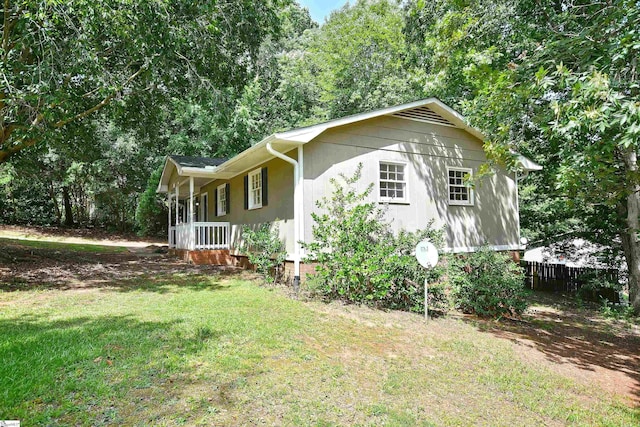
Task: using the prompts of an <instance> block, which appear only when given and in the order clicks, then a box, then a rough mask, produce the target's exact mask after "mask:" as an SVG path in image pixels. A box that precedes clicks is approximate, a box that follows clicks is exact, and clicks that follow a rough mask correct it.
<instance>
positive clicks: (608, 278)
mask: <svg viewBox="0 0 640 427" xmlns="http://www.w3.org/2000/svg"><path fill="white" fill-rule="evenodd" d="M521 265H522V267H523V268H524V270H525V280H526V284H527V286H528V287H529V288H530V289H535V290H540V291H553V292H578V290H579V289H580V288H581V287H582V286H583V285H584V284H585V283H586V282H587V280H588V279H587V277H590V278H595V279H597V280H599V281H600V282H602V283H603V284H604V283H605V282H608V283H613V284H616V285H617V284H618V283H620V272H619V271H618V269H616V268H610V269H603V268H581V267H567V266H566V265H564V264H549V263H545V262H535V261H522V262H521ZM583 296H585V297H587V298H588V299H590V300H593V301H599V300H600V298H606V299H608V300H609V301H611V302H613V303H619V302H620V295H619V293H618V291H617V289H613V288H609V287H603V288H601V289H599V290H597V291H593V292H590V293H585V294H584V295H583Z"/></svg>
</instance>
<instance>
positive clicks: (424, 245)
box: [416, 240, 438, 268]
mask: <svg viewBox="0 0 640 427" xmlns="http://www.w3.org/2000/svg"><path fill="white" fill-rule="evenodd" d="M416 259H417V260H418V262H419V263H420V265H421V266H423V267H424V268H433V267H435V266H436V264H438V249H437V248H436V247H435V246H434V245H433V243H431V242H429V241H428V240H423V241H422V242H420V243H418V246H416Z"/></svg>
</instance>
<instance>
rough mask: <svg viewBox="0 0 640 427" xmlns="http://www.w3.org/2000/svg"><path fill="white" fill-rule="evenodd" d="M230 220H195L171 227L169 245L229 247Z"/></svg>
mask: <svg viewBox="0 0 640 427" xmlns="http://www.w3.org/2000/svg"><path fill="white" fill-rule="evenodd" d="M229 230H230V227H229V223H228V222H193V223H188V222H187V223H184V224H178V225H177V226H175V227H170V228H169V246H170V247H172V248H177V249H189V250H198V249H229Z"/></svg>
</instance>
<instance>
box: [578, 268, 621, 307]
mask: <svg viewBox="0 0 640 427" xmlns="http://www.w3.org/2000/svg"><path fill="white" fill-rule="evenodd" d="M579 279H581V280H583V281H584V283H583V284H582V286H580V288H579V289H578V292H577V297H578V299H580V300H582V301H592V302H600V300H602V299H604V300H605V301H608V302H617V301H616V300H617V298H616V294H618V293H619V291H621V290H622V285H621V284H620V283H619V282H616V281H612V280H610V279H611V277H609V276H608V275H607V274H606V271H601V270H598V269H591V270H588V271H587V272H586V273H584V274H582V275H581V276H580V277H579Z"/></svg>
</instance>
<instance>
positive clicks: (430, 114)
mask: <svg viewBox="0 0 640 427" xmlns="http://www.w3.org/2000/svg"><path fill="white" fill-rule="evenodd" d="M392 116H394V117H401V118H403V119H411V120H419V121H421V122H430V123H437V124H439V125H445V126H455V125H454V124H453V123H451V122H450V121H449V120H447V119H445V118H444V117H442V116H441V115H440V114H438V113H436V112H435V111H433V110H432V109H431V108H429V107H417V108H412V109H411V110H405V111H400V112H398V113H394V114H392Z"/></svg>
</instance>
